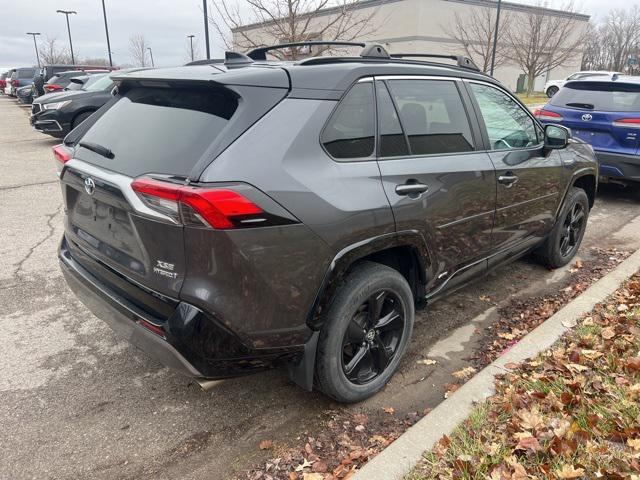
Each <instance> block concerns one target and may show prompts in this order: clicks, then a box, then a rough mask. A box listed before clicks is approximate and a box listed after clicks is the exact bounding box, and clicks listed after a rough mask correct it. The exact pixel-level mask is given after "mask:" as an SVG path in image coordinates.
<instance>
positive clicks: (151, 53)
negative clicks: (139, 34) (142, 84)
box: [147, 47, 155, 67]
mask: <svg viewBox="0 0 640 480" xmlns="http://www.w3.org/2000/svg"><path fill="white" fill-rule="evenodd" d="M147 50H149V55H151V66H152V67H155V64H154V63H153V50H151V47H147Z"/></svg>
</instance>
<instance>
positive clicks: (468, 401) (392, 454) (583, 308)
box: [353, 250, 640, 480]
mask: <svg viewBox="0 0 640 480" xmlns="http://www.w3.org/2000/svg"><path fill="white" fill-rule="evenodd" d="M638 270H640V250H638V251H636V252H635V253H633V254H632V255H631V256H630V257H629V258H627V259H626V260H624V261H623V262H622V263H621V264H620V265H618V267H616V268H615V269H614V270H613V271H611V272H610V273H608V274H607V275H605V276H604V277H602V278H601V279H600V280H598V281H597V282H596V283H594V284H593V285H592V286H591V287H589V288H588V289H587V290H586V291H584V292H583V293H582V294H580V295H579V296H577V297H576V298H575V299H573V300H572V301H571V302H569V303H568V304H567V305H566V306H565V307H564V308H562V309H561V310H559V311H558V312H557V313H556V314H555V315H553V316H551V317H550V318H549V319H548V320H547V321H545V322H544V323H543V324H542V325H540V326H539V327H538V328H536V329H535V330H533V331H531V332H530V333H529V334H527V335H526V336H525V337H524V338H522V340H520V342H518V343H517V344H516V345H515V346H514V347H513V348H511V350H509V351H508V352H506V353H505V354H504V355H502V356H500V357H499V358H498V359H496V360H495V361H494V362H492V363H491V364H489V365H487V367H485V368H484V369H483V370H482V371H480V372H479V373H478V374H477V375H476V376H475V377H473V378H472V379H471V380H469V381H468V382H467V383H465V384H464V385H463V386H462V387H460V389H459V390H457V391H456V392H455V393H454V394H453V395H452V396H451V397H449V398H448V399H447V400H444V401H443V402H442V403H440V405H438V406H437V407H436V408H435V409H433V410H432V411H431V412H430V413H429V414H428V415H427V416H425V417H424V418H423V419H422V420H420V421H419V422H418V423H416V424H415V425H414V426H413V427H411V428H410V429H408V430H407V431H406V432H405V433H404V434H402V435H401V436H400V438H398V439H397V440H396V441H395V442H393V443H392V444H391V445H389V446H388V447H387V448H386V449H385V450H384V451H383V452H382V453H380V454H379V455H378V456H377V457H375V458H374V459H373V460H371V461H370V462H369V463H367V464H365V466H364V467H363V468H362V469H360V470H359V471H358V472H356V474H355V475H354V477H353V480H396V479H402V478H403V477H404V476H405V475H406V474H407V473H409V472H410V471H411V469H412V468H413V467H414V466H415V465H416V464H417V463H418V462H419V461H420V459H421V458H422V454H423V452H425V451H427V450H430V449H431V448H432V447H433V445H435V443H436V442H437V441H438V440H440V438H442V436H443V435H450V434H451V432H453V430H454V429H455V427H457V426H458V425H459V424H460V423H461V422H462V421H464V420H465V419H466V418H467V417H468V416H469V414H470V413H471V411H472V410H473V408H474V406H475V405H476V404H477V403H479V402H482V401H484V400H485V399H487V398H488V397H489V396H491V395H492V394H493V392H494V380H495V376H496V375H498V374H500V373H504V372H505V371H507V370H508V369H507V368H506V367H505V365H506V364H507V363H520V362H522V361H524V360H526V359H527V358H531V357H534V356H535V355H537V354H538V353H540V352H542V351H543V350H546V349H548V348H549V347H550V346H551V345H553V344H554V343H555V342H556V340H558V339H559V338H560V337H561V336H562V335H563V334H564V333H565V332H567V331H568V330H570V329H571V328H572V327H573V326H574V325H575V320H577V319H578V318H579V317H580V316H581V315H582V314H583V313H587V312H589V311H591V310H592V309H593V307H594V306H595V305H596V304H597V303H599V302H601V301H602V300H604V299H605V298H607V297H608V296H609V295H611V294H612V293H613V292H615V291H616V290H617V289H618V287H619V286H620V285H621V284H622V283H623V282H624V281H625V280H627V279H628V278H629V277H630V276H631V275H633V274H634V273H636V272H637V271H638Z"/></svg>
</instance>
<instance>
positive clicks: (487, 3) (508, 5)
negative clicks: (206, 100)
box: [231, 0, 591, 33]
mask: <svg viewBox="0 0 640 480" xmlns="http://www.w3.org/2000/svg"><path fill="white" fill-rule="evenodd" d="M404 1H406V0H360V1H359V2H358V3H356V4H354V5H353V8H355V9H357V10H359V9H363V8H370V7H376V6H380V5H385V4H388V3H398V2H404ZM441 1H443V2H453V3H466V4H470V5H479V6H483V7H496V6H497V4H498V2H497V1H496V0H441ZM341 8H342V7H340V6H339V5H338V6H335V7H327V8H323V9H322V10H318V12H317V15H318V16H325V15H331V14H332V13H337V12H339V11H340V9H341ZM502 8H504V9H506V10H513V11H520V12H544V13H547V14H549V15H555V16H561V17H567V18H573V19H576V20H581V21H585V22H588V21H589V20H590V18H591V16H590V15H587V14H583V13H569V12H565V11H563V10H557V9H554V8H546V7H536V6H534V5H526V4H522V3H512V2H502ZM301 16H302V17H304V15H301ZM273 23H274V22H273V21H268V22H256V23H250V24H247V25H242V26H240V27H237V28H232V29H231V32H232V33H235V32H244V31H247V30H253V29H256V28H259V27H264V26H267V25H273Z"/></svg>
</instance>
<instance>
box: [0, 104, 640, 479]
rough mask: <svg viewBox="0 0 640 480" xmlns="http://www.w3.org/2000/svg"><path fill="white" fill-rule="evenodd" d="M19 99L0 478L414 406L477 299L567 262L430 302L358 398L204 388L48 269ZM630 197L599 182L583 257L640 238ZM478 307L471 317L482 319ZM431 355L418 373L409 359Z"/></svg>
mask: <svg viewBox="0 0 640 480" xmlns="http://www.w3.org/2000/svg"><path fill="white" fill-rule="evenodd" d="M28 112H29V110H28V109H27V108H25V107H21V106H18V104H17V103H16V102H15V100H13V99H10V98H7V97H6V96H1V97H0V118H2V127H1V129H0V169H1V171H2V175H1V176H0V218H1V219H2V223H1V225H2V229H1V230H0V305H2V307H3V308H2V312H1V313H0V332H2V333H1V334H0V336H1V338H2V340H3V342H2V343H3V344H2V348H0V365H1V366H2V368H1V369H0V431H1V432H2V435H0V479H13V480H19V479H31V478H37V479H49V478H51V479H53V478H55V479H78V478H98V479H120V478H184V479H196V478H198V479H200V478H216V479H218V478H226V477H228V476H230V475H233V474H234V473H235V472H237V471H242V470H243V469H244V468H247V467H249V466H251V465H252V464H254V463H255V462H257V461H259V460H260V458H261V456H263V455H264V454H263V453H261V452H260V450H259V449H258V442H259V440H260V439H263V438H269V439H273V440H275V441H278V442H279V443H283V444H286V442H288V441H289V440H291V439H294V438H295V437H296V435H298V434H299V432H301V431H303V430H304V429H309V428H311V429H312V428H314V424H315V423H316V422H317V418H318V414H320V413H322V412H324V411H326V410H328V409H336V408H349V409H353V410H357V411H362V412H365V413H372V414H373V413H374V412H378V411H379V410H381V408H382V407H383V406H393V407H394V408H395V410H396V412H398V413H401V412H409V411H413V410H419V411H421V410H422V409H423V408H425V407H433V406H435V405H436V404H437V403H438V402H439V401H441V399H442V398H443V385H444V384H445V383H446V382H448V381H450V373H451V372H452V371H455V370H457V369H459V368H460V367H461V366H463V365H466V358H467V357H469V356H470V355H471V353H472V352H473V349H474V348H478V345H477V344H476V343H475V340H474V335H475V332H476V331H477V329H476V325H477V324H478V322H479V321H485V320H486V318H488V316H490V315H491V314H492V313H491V312H494V311H495V308H493V309H492V308H489V305H488V303H487V302H486V301H485V300H484V299H486V298H491V299H492V300H493V302H494V303H497V304H498V305H500V304H501V303H504V302H507V301H508V300H510V299H512V298H514V297H517V298H526V297H533V296H537V295H542V294H544V293H545V292H550V291H557V290H558V289H559V288H562V287H563V286H564V285H565V283H566V278H567V275H568V271H569V268H568V267H567V268H565V269H561V270H558V271H553V272H551V271H548V270H546V269H544V268H542V267H540V266H538V265H536V264H534V263H532V262H530V261H527V260H523V261H519V262H517V263H515V264H513V265H511V266H509V267H507V268H503V269H500V270H498V271H496V272H494V273H493V274H491V275H490V276H489V277H488V278H487V279H486V280H485V281H483V282H479V283H477V284H474V285H472V286H470V287H468V288H466V289H464V290H462V291H460V292H458V293H456V294H454V295H452V296H450V297H448V298H446V299H444V300H441V301H439V302H438V303H436V304H434V305H433V307H431V308H429V309H428V310H427V311H425V312H422V313H421V314H420V315H419V317H418V318H417V324H416V327H415V333H414V339H413V342H412V345H411V349H410V352H409V354H408V356H407V359H406V360H405V361H404V363H403V366H402V368H401V370H400V372H399V373H398V374H396V375H395V377H394V378H393V379H392V381H391V383H390V384H389V385H388V386H387V387H386V388H385V389H384V390H383V391H382V392H381V393H380V394H379V395H377V396H375V397H374V398H372V399H370V400H368V401H367V402H364V403H363V404H359V405H355V406H351V407H341V406H338V405H337V404H335V403H333V402H330V401H329V400H327V399H326V398H325V397H323V396H322V395H319V394H317V393H307V392H303V391H302V390H300V389H299V388H297V387H295V386H294V385H292V384H291V383H290V382H289V380H288V378H287V375H286V372H284V371H281V370H276V371H272V372H268V373H264V374H259V375H254V376H251V377H246V378H239V379H233V380H227V381H223V382H220V383H219V384H218V385H216V386H215V387H214V388H213V389H212V390H210V391H208V392H203V391H201V390H200V389H199V387H197V386H196V385H195V384H193V383H191V382H190V381H189V380H188V379H185V378H183V377H180V376H178V375H176V374H174V373H172V372H171V371H169V370H168V369H166V368H163V367H161V366H160V365H158V364H156V363H155V362H153V361H151V360H149V359H147V358H146V357H145V356H144V354H142V353H139V352H137V351H136V350H135V349H134V348H132V347H130V346H129V345H128V344H127V343H126V342H124V341H121V340H119V339H118V338H116V337H115V336H114V334H113V333H112V332H111V330H110V329H109V328H108V327H106V326H105V325H103V323H102V322H100V321H98V320H97V319H96V318H95V317H93V316H92V315H91V314H90V313H89V312H88V311H87V310H86V309H85V308H84V307H83V306H82V305H81V304H80V303H79V302H78V301H77V300H76V299H75V297H74V296H73V295H72V294H71V293H70V292H69V291H68V289H67V288H66V285H65V283H64V281H63V279H62V276H61V273H60V271H59V268H58V264H57V258H56V248H57V245H58V242H59V240H60V238H61V236H62V231H63V229H62V221H63V209H62V204H61V195H60V189H59V186H58V184H57V179H56V174H55V165H54V163H53V159H52V155H51V147H52V146H53V145H55V144H56V143H58V142H57V141H56V140H55V139H51V138H50V137H47V136H44V135H42V134H39V133H36V132H35V131H33V130H32V128H31V127H30V125H29V122H28ZM639 205H640V195H639V194H638V192H636V191H634V190H631V189H623V188H619V187H617V186H605V187H603V188H602V189H601V192H600V195H599V198H598V200H597V203H596V207H595V208H594V210H593V211H592V215H591V218H590V223H589V226H588V228H587V236H586V238H585V241H584V243H583V248H582V250H581V252H580V255H581V256H583V258H585V261H588V257H589V251H590V249H591V248H592V247H596V246H598V247H603V248H608V247H616V248H618V249H621V250H635V249H637V248H638V247H639V246H640V234H639V233H640V218H638V214H639V213H640V209H639ZM479 319H481V320H479ZM426 355H429V356H437V357H438V358H441V359H442V361H439V363H438V365H437V366H436V367H432V368H431V369H430V370H429V373H428V375H425V370H424V368H425V367H424V366H422V365H417V364H416V359H419V358H421V357H423V356H426Z"/></svg>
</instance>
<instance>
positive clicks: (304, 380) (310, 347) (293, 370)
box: [288, 331, 320, 392]
mask: <svg viewBox="0 0 640 480" xmlns="http://www.w3.org/2000/svg"><path fill="white" fill-rule="evenodd" d="M319 338H320V332H318V331H315V332H313V333H312V334H311V337H309V340H307V343H305V344H304V353H303V355H302V360H300V362H298V363H296V364H289V367H288V369H289V378H290V379H291V381H292V382H293V383H295V384H296V385H298V386H299V387H301V388H304V389H305V390H306V391H307V392H310V391H312V390H313V373H314V370H315V366H316V351H317V349H318V339H319Z"/></svg>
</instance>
